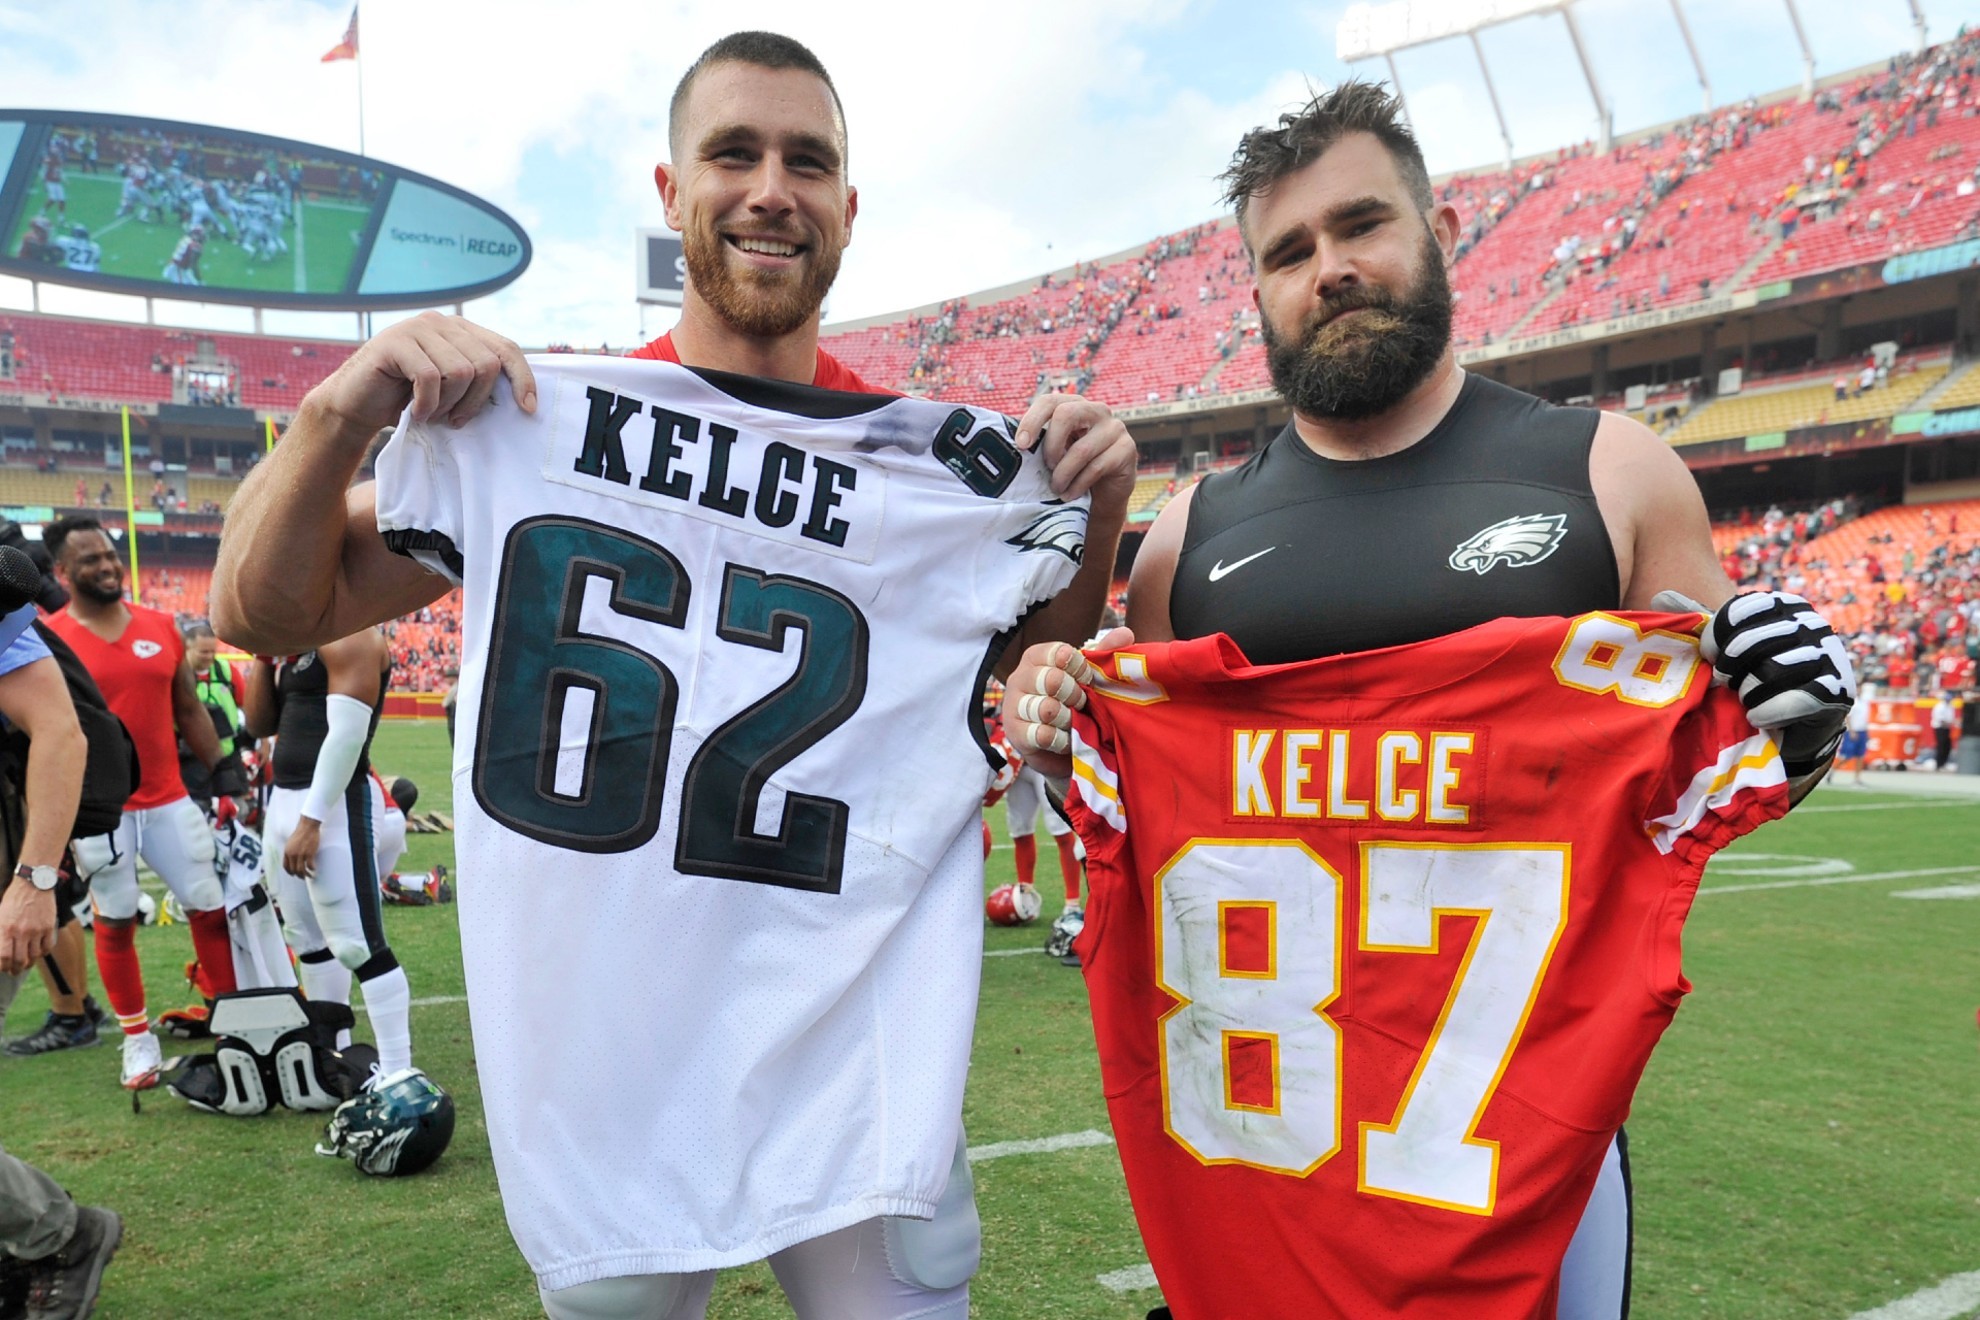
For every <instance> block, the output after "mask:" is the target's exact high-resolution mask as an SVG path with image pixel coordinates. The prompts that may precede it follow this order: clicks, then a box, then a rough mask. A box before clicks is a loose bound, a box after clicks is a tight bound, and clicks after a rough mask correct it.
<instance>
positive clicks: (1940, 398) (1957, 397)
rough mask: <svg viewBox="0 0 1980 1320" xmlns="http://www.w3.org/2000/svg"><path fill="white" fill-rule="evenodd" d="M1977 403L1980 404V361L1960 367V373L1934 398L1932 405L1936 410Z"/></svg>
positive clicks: (1968, 406)
mask: <svg viewBox="0 0 1980 1320" xmlns="http://www.w3.org/2000/svg"><path fill="white" fill-rule="evenodd" d="M1975 404H1980V362H1971V363H1968V364H1967V365H1966V366H1964V367H1962V368H1960V371H1959V374H1958V375H1956V376H1954V377H1953V378H1952V379H1951V380H1950V381H1948V382H1947V383H1946V386H1945V388H1944V389H1942V390H1941V391H1940V392H1939V393H1938V395H1937V396H1936V397H1934V398H1933V399H1932V404H1931V406H1932V408H1933V409H1934V410H1935V411H1936V410H1939V409H1945V408H1970V407H1972V406H1974V405H1975Z"/></svg>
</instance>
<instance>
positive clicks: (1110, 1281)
mask: <svg viewBox="0 0 1980 1320" xmlns="http://www.w3.org/2000/svg"><path fill="white" fill-rule="evenodd" d="M1093 1281H1094V1282H1095V1283H1097V1284H1099V1285H1100V1286H1101V1287H1102V1288H1105V1289H1106V1290H1107V1291H1108V1292H1117V1293H1122V1292H1139V1291H1140V1290H1141V1289H1143V1288H1153V1287H1154V1286H1155V1267H1154V1266H1153V1265H1149V1264H1147V1263H1145V1262H1144V1263H1143V1264H1140V1265H1130V1266H1128V1267H1127V1268H1126V1269H1124V1270H1114V1271H1111V1272H1110V1273H1107V1274H1101V1275H1097V1276H1095V1278H1094V1280H1093Z"/></svg>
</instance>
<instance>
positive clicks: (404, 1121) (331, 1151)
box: [316, 1068, 454, 1178]
mask: <svg viewBox="0 0 1980 1320" xmlns="http://www.w3.org/2000/svg"><path fill="white" fill-rule="evenodd" d="M453 1139H454V1097H452V1096H450V1095H448V1094H447V1093H446V1092H445V1091H443V1090H441V1089H440V1087H439V1086H438V1085H437V1084H435V1083H434V1081H433V1079H432V1078H430V1077H428V1076H427V1075H426V1074H425V1073H423V1072H421V1071H420V1070H419V1069H417V1068H406V1069H404V1070H402V1071H400V1072H395V1073H393V1074H391V1075H390V1076H389V1077H380V1078H377V1079H376V1080H374V1081H373V1082H372V1084H371V1085H370V1086H369V1087H368V1088H366V1089H365V1091H364V1092H363V1093H362V1094H360V1095H357V1096H353V1097H352V1098H351V1099H349V1100H346V1101H345V1102H344V1103H343V1104H341V1105H339V1106H337V1112H336V1113H334V1114H332V1115H331V1116H330V1125H329V1126H328V1127H326V1128H324V1129H323V1140H322V1141H321V1142H319V1143H318V1144H317V1147H316V1153H317V1154H318V1155H331V1156H340V1157H342V1158H344V1159H347V1160H349V1161H351V1163H353V1164H355V1165H357V1167H358V1169H359V1171H360V1172H363V1173H369V1174H374V1175H376V1176H378V1177H381V1178H389V1177H396V1176H400V1175H403V1174H408V1173H418V1172H419V1171H420V1170H421V1169H424V1168H425V1167H427V1166H428V1165H429V1164H431V1163H433V1161H435V1160H437V1159H439V1158H440V1156H441V1153H442V1152H444V1151H445V1150H446V1149H447V1143H448V1142H450V1141H452V1140H453Z"/></svg>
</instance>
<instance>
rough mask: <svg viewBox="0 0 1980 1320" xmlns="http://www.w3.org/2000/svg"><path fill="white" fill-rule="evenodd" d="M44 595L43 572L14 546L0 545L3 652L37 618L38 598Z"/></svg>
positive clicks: (0, 600)
mask: <svg viewBox="0 0 1980 1320" xmlns="http://www.w3.org/2000/svg"><path fill="white" fill-rule="evenodd" d="M40 594H41V570H40V569H38V568H36V567H35V566H34V561H33V560H32V559H29V558H28V557H27V556H26V555H24V554H22V553H21V552H20V551H18V550H16V549H14V547H13V546H11V545H0V615H4V616H5V617H3V618H0V649H5V648H6V647H8V646H11V645H13V641H14V639H15V638H16V637H19V636H20V635H21V634H22V633H24V632H26V631H27V627H28V625H29V624H30V623H33V622H34V620H35V617H36V611H35V608H34V600H35V597H37V596H39V595H40Z"/></svg>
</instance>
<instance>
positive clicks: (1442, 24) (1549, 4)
mask: <svg viewBox="0 0 1980 1320" xmlns="http://www.w3.org/2000/svg"><path fill="white" fill-rule="evenodd" d="M1672 2H1673V4H1675V3H1676V0H1672ZM1553 13H1558V14H1559V15H1560V16H1561V19H1562V21H1564V22H1565V23H1566V24H1567V30H1568V40H1570V41H1572V42H1573V43H1574V53H1575V56H1576V58H1577V59H1579V60H1580V62H1581V73H1582V76H1583V77H1584V78H1586V79H1587V80H1588V95H1589V96H1590V97H1591V98H1592V99H1593V100H1594V102H1595V123H1596V141H1597V143H1598V144H1599V146H1600V147H1601V149H1602V150H1603V151H1607V150H1608V149H1609V145H1610V142H1611V139H1612V138H1613V136H1614V131H1615V112H1614V110H1613V109H1612V108H1611V107H1610V105H1609V103H1608V101H1607V100H1606V99H1605V98H1604V97H1603V95H1602V85H1601V83H1600V82H1599V81H1598V80H1597V79H1596V76H1595V63H1594V61H1593V60H1592V59H1590V58H1589V54H1588V46H1587V43H1585V42H1584V41H1583V40H1582V39H1581V28H1580V26H1579V25H1578V24H1576V22H1575V20H1574V0H1471V3H1467V4H1462V5H1460V4H1454V3H1452V2H1451V0H1388V3H1385V4H1369V3H1362V4H1354V5H1349V6H1348V9H1347V12H1346V13H1345V14H1343V15H1342V16H1341V22H1340V26H1339V27H1337V28H1336V29H1335V30H1334V50H1335V53H1336V54H1337V55H1338V56H1339V57H1340V59H1341V61H1342V63H1344V64H1353V63H1355V62H1356V61H1359V60H1369V59H1374V58H1375V57H1376V56H1378V55H1379V56H1381V57H1382V58H1383V59H1384V60H1385V61H1387V63H1388V66H1389V82H1390V85H1391V86H1392V87H1394V88H1395V92H1396V96H1397V97H1398V98H1401V97H1402V95H1403V90H1402V76H1401V75H1400V74H1399V73H1398V72H1397V71H1396V59H1395V56H1396V52H1397V51H1401V50H1408V49H1410V48H1411V47H1413V46H1427V45H1430V44H1431V43H1432V42H1437V41H1442V40H1444V39H1446V38H1447V37H1469V38H1470V39H1471V49H1472V53H1473V54H1475V55H1476V56H1477V57H1478V71H1479V73H1480V74H1482V75H1483V76H1484V79H1485V95H1486V96H1487V97H1488V98H1489V99H1490V100H1491V102H1492V114H1493V115H1494V116H1495V117H1496V118H1497V119H1498V121H1499V141H1500V142H1501V143H1503V144H1504V146H1505V159H1506V165H1507V166H1508V167H1510V166H1511V165H1512V159H1513V142H1512V130H1511V128H1509V127H1508V126H1507V124H1506V113H1505V110H1504V108H1503V107H1502V106H1500V104H1499V92H1498V88H1497V87H1496V86H1494V85H1493V82H1492V70H1491V68H1490V66H1489V65H1488V64H1487V63H1486V61H1485V47H1484V45H1483V44H1482V43H1481V42H1480V41H1479V40H1478V34H1479V33H1480V32H1482V31H1484V30H1485V29H1486V28H1488V27H1496V26H1497V25H1498V24H1501V23H1509V22H1511V21H1512V20H1514V19H1516V18H1525V17H1527V16H1528V15H1529V14H1553ZM1679 21H1680V22H1682V21H1683V19H1682V15H1680V18H1679ZM1693 58H1694V60H1695V59H1696V52H1694V53H1693ZM1699 76H1700V77H1701V78H1702V77H1703V76H1704V71H1703V68H1702V66H1701V68H1700V72H1699ZM1407 104H1408V103H1407V102H1406V101H1405V103H1404V105H1405V111H1404V112H1405V113H1407Z"/></svg>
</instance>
